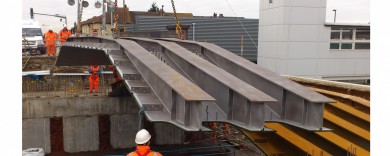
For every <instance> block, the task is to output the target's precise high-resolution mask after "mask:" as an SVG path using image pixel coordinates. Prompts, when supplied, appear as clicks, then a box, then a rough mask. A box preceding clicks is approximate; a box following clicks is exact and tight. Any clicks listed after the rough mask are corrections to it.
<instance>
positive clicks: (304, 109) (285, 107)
mask: <svg viewBox="0 0 390 156" xmlns="http://www.w3.org/2000/svg"><path fill="white" fill-rule="evenodd" d="M160 40H165V41H170V42H175V43H178V44H180V45H181V46H183V47H185V48H186V49H188V50H190V51H192V52H193V53H197V54H199V55H200V56H201V57H203V58H205V59H206V60H208V61H210V62H212V63H213V64H215V65H216V66H217V67H220V68H222V69H224V70H226V71H227V72H229V73H231V74H233V75H234V76H237V77H238V78H239V79H241V80H243V81H245V82H247V83H249V84H250V85H253V86H254V87H256V88H257V89H260V90H262V91H264V92H265V93H267V94H268V95H271V96H272V97H274V98H276V99H277V100H278V102H277V104H276V105H275V104H271V105H267V106H268V107H267V108H269V111H270V112H269V115H270V116H268V115H267V120H280V121H282V122H287V123H289V124H293V125H296V126H303V127H304V128H307V129H310V130H316V129H318V128H321V127H322V120H323V107H324V106H323V105H324V104H325V103H330V102H333V100H332V99H329V98H327V97H325V96H323V95H321V94H319V93H317V92H314V91H311V90H310V89H308V88H306V87H304V86H301V85H300V84H298V83H295V82H293V81H291V80H289V79H287V78H284V77H282V76H280V75H278V74H276V73H273V72H271V71H269V70H267V69H265V68H263V67H261V66H258V65H255V64H254V63H252V62H249V61H248V60H246V59H244V58H242V57H240V56H237V55H235V54H233V53H231V52H229V51H227V50H225V49H223V48H221V47H219V46H216V45H215V44H212V43H206V42H194V41H188V40H179V39H172V38H169V39H160ZM273 114H274V116H272V115H273ZM275 115H276V116H275ZM275 117H276V118H275Z"/></svg>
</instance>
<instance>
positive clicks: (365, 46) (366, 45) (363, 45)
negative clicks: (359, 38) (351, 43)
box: [355, 43, 370, 49]
mask: <svg viewBox="0 0 390 156" xmlns="http://www.w3.org/2000/svg"><path fill="white" fill-rule="evenodd" d="M355 49H370V43H355Z"/></svg>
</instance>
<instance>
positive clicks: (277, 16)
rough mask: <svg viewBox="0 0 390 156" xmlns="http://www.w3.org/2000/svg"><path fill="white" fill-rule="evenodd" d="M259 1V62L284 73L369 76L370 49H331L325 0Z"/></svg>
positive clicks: (305, 75) (316, 75)
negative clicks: (326, 21) (326, 22)
mask: <svg viewBox="0 0 390 156" xmlns="http://www.w3.org/2000/svg"><path fill="white" fill-rule="evenodd" d="M269 2H270V1H269V0H261V1H260V22H259V51H258V62H257V63H258V65H261V66H263V67H265V68H267V69H269V70H271V71H274V72H276V73H279V74H283V75H296V76H303V77H312V78H327V77H334V78H337V77H369V75H370V70H369V68H370V57H369V50H341V51H340V50H337V51H334V50H330V47H329V44H330V27H326V26H325V16H326V15H325V13H326V0H310V1H308V0H273V3H269Z"/></svg>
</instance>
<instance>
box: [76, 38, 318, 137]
mask: <svg viewBox="0 0 390 156" xmlns="http://www.w3.org/2000/svg"><path fill="white" fill-rule="evenodd" d="M74 39H75V41H83V42H92V43H93V42H94V43H99V42H100V43H116V40H113V39H111V38H107V37H105V38H103V37H84V38H74ZM184 42H185V41H184ZM196 44H198V45H200V44H204V43H196ZM184 47H185V46H184ZM196 48H198V49H199V51H198V53H199V54H203V55H204V54H205V53H207V54H208V53H211V52H213V51H211V52H210V50H209V49H208V50H205V48H202V47H199V46H198V47H196ZM120 49H122V50H123V48H122V47H120ZM187 49H189V50H190V51H191V49H190V48H187ZM221 49H222V48H220V49H219V50H220V51H222V52H221V53H223V52H225V51H226V50H224V49H222V50H221ZM103 50H104V49H103ZM149 50H150V49H149ZM116 51H118V50H116ZM153 51H155V53H158V52H157V48H156V49H153ZM192 51H193V52H194V51H195V49H193V50H192ZM220 51H219V52H220ZM106 52H107V50H106ZM224 55H225V54H224ZM160 56H161V54H160ZM212 56H213V55H208V56H207V57H208V58H207V59H208V60H209V61H210V62H212V63H213V64H216V62H217V63H219V62H218V60H216V61H213V60H215V58H212ZM227 56H229V55H227ZM213 57H215V56H213ZM236 57H238V56H236ZM232 58H233V60H238V59H237V58H235V57H232ZM232 58H228V59H230V60H232ZM219 59H220V58H219ZM225 59H226V58H225ZM223 61H226V60H223ZM237 62H238V63H237ZM233 63H234V64H235V65H236V66H237V64H238V65H239V66H241V68H244V70H243V71H245V72H248V71H251V72H253V69H246V68H245V67H242V66H243V65H242V60H238V61H236V63H235V62H234V61H233ZM249 63H250V62H249ZM221 65H224V64H218V67H220V68H223V67H221ZM244 65H246V64H245V62H244ZM251 68H253V67H251ZM223 69H224V68H223ZM225 70H226V69H225ZM229 73H231V72H230V71H229ZM232 74H233V75H235V73H232ZM252 74H253V73H252ZM260 74H264V73H261V72H260ZM273 74H274V73H273ZM244 75H245V74H244ZM236 76H237V75H236ZM239 76H240V75H238V76H237V77H238V78H240V77H239ZM257 76H259V74H258V75H257ZM263 76H264V75H260V78H262V77H263ZM271 76H273V77H271V78H275V74H274V75H272V74H271ZM277 76H279V75H277ZM254 77H256V76H254ZM265 77H266V78H268V79H265V80H264V79H260V80H257V81H255V82H258V83H262V81H265V84H266V85H265V86H267V87H274V88H276V91H271V93H272V94H273V95H271V94H269V95H271V96H272V97H277V99H280V101H278V103H281V104H283V105H282V107H283V108H284V109H285V111H284V112H280V111H278V112H276V111H275V110H277V109H275V108H273V109H270V107H272V104H271V106H269V105H266V107H265V109H267V110H268V111H267V112H266V113H265V114H263V116H264V115H265V116H266V120H268V121H269V120H273V121H275V120H279V121H282V122H286V123H289V124H292V125H295V126H299V127H302V128H306V129H310V130H318V128H321V126H322V113H323V104H324V103H326V99H325V101H324V102H323V103H318V102H315V103H312V102H309V101H312V99H313V98H310V99H304V98H302V97H301V96H302V95H301V94H300V93H299V92H298V93H296V92H291V91H289V90H288V89H290V88H288V87H286V86H283V85H282V86H279V85H280V83H281V82H283V81H280V78H278V77H276V80H278V81H276V82H273V81H272V79H271V78H270V76H269V75H268V77H267V76H265ZM279 77H281V76H279ZM240 79H242V78H240ZM267 81H270V82H267ZM246 82H247V81H246ZM247 83H249V84H251V83H250V82H247ZM270 84H271V85H270ZM287 84H288V83H287ZM275 86H277V87H275ZM293 86H294V85H293ZM295 86H296V85H295ZM278 87H279V88H278ZM283 87H284V88H283ZM256 88H257V87H256ZM280 88H281V89H280ZM286 88H287V89H286ZM298 89H299V88H298ZM271 90H272V89H271ZM262 91H263V90H262ZM265 92H266V91H265ZM268 92H269V91H268ZM266 93H267V92H266ZM297 94H298V95H297ZM309 95H310V94H309ZM283 101H284V102H283ZM286 101H289V102H286ZM290 101H291V102H290ZM210 106H212V105H210ZM297 109H298V112H296V111H289V110H297ZM257 113H258V112H257ZM277 113H279V114H280V113H281V114H284V116H285V118H284V119H283V118H280V116H279V117H278V115H279V114H277ZM203 115H204V114H203ZM269 116H271V118H269ZM272 116H273V118H272ZM313 116H314V119H312V118H313ZM319 116H321V117H319ZM203 120H205V119H204V118H203ZM313 121H314V122H313ZM312 125H314V126H312Z"/></svg>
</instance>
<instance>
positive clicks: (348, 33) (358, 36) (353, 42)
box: [329, 27, 370, 50]
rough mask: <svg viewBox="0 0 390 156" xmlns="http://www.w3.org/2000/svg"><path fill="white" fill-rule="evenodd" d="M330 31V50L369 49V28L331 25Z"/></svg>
mask: <svg viewBox="0 0 390 156" xmlns="http://www.w3.org/2000/svg"><path fill="white" fill-rule="evenodd" d="M330 33H331V34H330V39H331V41H330V46H329V48H330V49H332V50H348V49H349V50H361V49H370V28H352V27H333V28H331V32H330Z"/></svg>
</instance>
